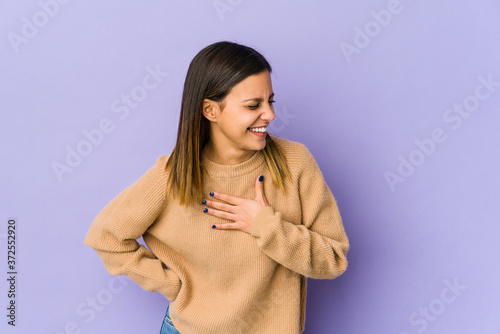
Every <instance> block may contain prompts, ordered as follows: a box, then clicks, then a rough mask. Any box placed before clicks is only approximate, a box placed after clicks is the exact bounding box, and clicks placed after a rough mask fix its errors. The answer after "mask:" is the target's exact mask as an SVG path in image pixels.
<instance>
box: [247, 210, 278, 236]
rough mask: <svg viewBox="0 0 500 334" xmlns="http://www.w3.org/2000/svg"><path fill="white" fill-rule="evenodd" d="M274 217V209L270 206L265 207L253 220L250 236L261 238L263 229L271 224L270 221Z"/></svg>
mask: <svg viewBox="0 0 500 334" xmlns="http://www.w3.org/2000/svg"><path fill="white" fill-rule="evenodd" d="M273 217H274V210H273V208H272V207H270V206H269V205H268V206H266V207H263V208H262V209H261V210H260V211H259V212H258V213H257V215H256V216H255V217H254V218H253V220H252V224H251V225H250V235H252V236H253V237H256V238H260V237H261V231H262V229H263V228H264V226H265V225H266V224H269V220H270V219H272V218H273Z"/></svg>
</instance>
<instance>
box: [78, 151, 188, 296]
mask: <svg viewBox="0 0 500 334" xmlns="http://www.w3.org/2000/svg"><path fill="white" fill-rule="evenodd" d="M163 157H165V156H162V157H159V158H158V160H157V163H156V165H155V166H153V167H151V168H150V169H149V170H148V171H147V172H146V173H145V174H144V175H142V176H141V178H139V179H138V180H137V181H136V182H134V183H133V184H131V185H130V186H128V187H127V188H126V189H124V190H123V191H122V192H121V193H120V194H119V195H118V196H116V197H115V198H114V199H113V200H112V201H111V202H109V203H108V204H107V205H106V207H104V208H103V209H102V210H101V212H99V214H98V215H97V217H96V218H95V219H94V221H93V222H92V225H91V226H90V229H89V231H88V233H87V236H86V238H85V244H86V245H87V246H90V247H92V248H94V250H95V251H96V252H97V254H99V256H100V258H101V260H102V262H103V264H104V266H105V267H106V269H107V270H108V272H109V273H110V274H111V275H126V276H128V277H129V278H130V279H132V280H133V281H135V282H136V283H137V284H139V285H140V286H141V287H142V288H143V289H144V290H147V291H151V292H156V291H158V292H160V293H161V294H163V295H164V296H165V297H166V298H167V299H169V300H170V301H173V300H174V299H175V298H176V297H177V294H178V292H179V290H180V286H181V281H180V279H179V277H178V276H177V275H176V274H175V273H174V272H173V271H172V270H169V269H167V268H166V266H165V264H163V263H162V262H161V261H160V260H159V259H157V258H156V256H155V255H154V254H153V253H152V252H151V251H149V250H148V249H147V248H146V247H144V246H143V245H140V244H139V243H138V242H137V241H136V239H138V238H139V237H141V236H142V235H143V234H144V232H145V231H146V230H147V229H148V227H149V226H150V225H151V224H153V222H154V221H155V219H156V218H157V217H158V215H159V214H160V212H161V211H162V210H163V209H164V207H165V204H166V203H165V200H164V197H163V196H164V189H165V184H166V180H164V179H165V178H164V177H162V175H164V174H163V173H164V172H162V170H161V169H162V168H163V166H164V164H162V163H161V162H162V161H163V160H164V159H163Z"/></svg>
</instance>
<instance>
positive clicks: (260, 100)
mask: <svg viewBox="0 0 500 334" xmlns="http://www.w3.org/2000/svg"><path fill="white" fill-rule="evenodd" d="M273 97H274V93H272V94H271V95H269V98H270V99H271V98H273ZM247 101H255V102H262V98H260V97H254V98H252V99H247V100H243V101H241V102H247Z"/></svg>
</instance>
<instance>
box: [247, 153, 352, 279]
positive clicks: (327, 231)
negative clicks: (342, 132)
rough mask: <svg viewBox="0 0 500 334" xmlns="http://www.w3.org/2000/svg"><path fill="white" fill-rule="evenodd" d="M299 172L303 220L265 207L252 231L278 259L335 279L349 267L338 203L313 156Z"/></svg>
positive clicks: (299, 269)
mask: <svg viewBox="0 0 500 334" xmlns="http://www.w3.org/2000/svg"><path fill="white" fill-rule="evenodd" d="M306 156H307V159H306V160H307V163H306V164H305V166H304V167H303V168H302V169H301V171H300V174H299V175H298V188H299V189H298V191H299V196H300V202H301V212H302V222H301V224H300V225H295V224H293V223H290V222H288V221H286V220H284V219H282V217H281V213H280V212H275V211H274V210H273V208H272V207H270V206H266V207H264V208H262V209H261V210H260V211H259V213H258V214H257V215H256V216H255V218H254V219H253V220H252V223H251V227H250V234H251V235H252V236H254V237H255V238H256V242H257V245H258V246H259V248H260V249H261V250H262V251H263V252H264V253H266V254H267V255H268V256H269V257H271V258H272V259H273V260H275V261H276V262H278V263H280V264H282V265H283V266H285V267H287V268H288V269H290V270H293V271H295V272H297V273H299V274H301V275H304V276H306V277H310V278H318V279H327V278H330V279H331V278H335V277H337V276H339V275H340V274H342V273H343V272H344V271H345V270H346V269H347V259H346V254H347V251H348V250H349V240H348V239H347V236H346V234H345V231H344V227H343V224H342V219H341V217H340V213H339V210H338V207H337V203H336V201H335V199H334V197H333V195H332V193H331V191H330V189H329V188H328V186H327V184H326V182H325V180H324V178H323V175H322V173H321V171H320V169H319V166H318V164H317V163H316V161H315V160H314V157H313V156H312V154H311V153H310V152H309V150H307V149H306Z"/></svg>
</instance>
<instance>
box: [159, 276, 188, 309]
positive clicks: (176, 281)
mask: <svg viewBox="0 0 500 334" xmlns="http://www.w3.org/2000/svg"><path fill="white" fill-rule="evenodd" d="M165 270H166V271H170V269H165ZM167 277H172V279H169V280H167V282H165V284H163V285H162V286H161V287H160V288H159V289H158V292H160V293H161V294H162V295H163V296H165V298H167V299H168V300H169V301H171V302H173V301H174V300H175V299H176V298H177V295H178V294H179V291H180V289H181V285H182V283H181V280H180V278H179V277H178V276H177V275H175V274H173V272H172V274H170V275H167Z"/></svg>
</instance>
